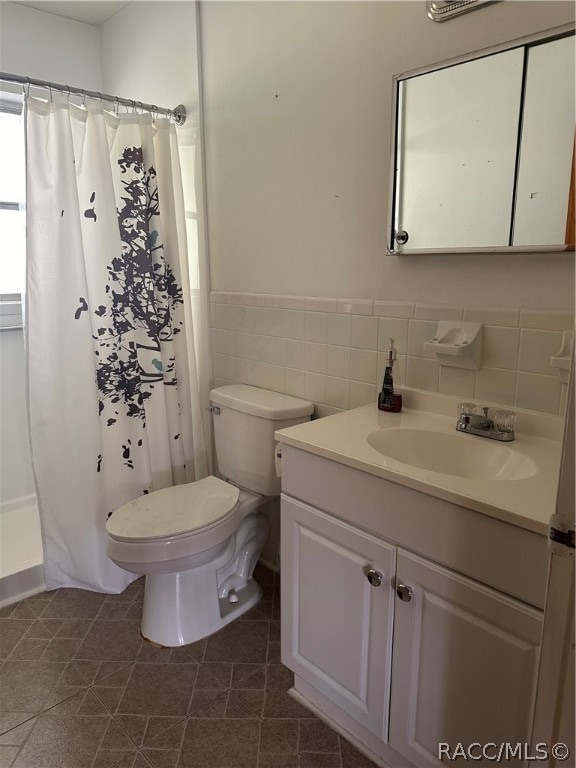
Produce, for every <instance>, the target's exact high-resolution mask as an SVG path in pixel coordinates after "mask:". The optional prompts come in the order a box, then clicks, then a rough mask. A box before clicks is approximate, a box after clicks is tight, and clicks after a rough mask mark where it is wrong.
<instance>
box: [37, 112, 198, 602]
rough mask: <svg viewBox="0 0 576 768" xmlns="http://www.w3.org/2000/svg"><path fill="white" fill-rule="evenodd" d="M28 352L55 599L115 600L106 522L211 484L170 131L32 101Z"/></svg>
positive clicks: (119, 574) (119, 585)
mask: <svg viewBox="0 0 576 768" xmlns="http://www.w3.org/2000/svg"><path fill="white" fill-rule="evenodd" d="M26 136H27V227H28V233H27V237H28V265H27V346H28V367H29V377H28V378H29V385H28V386H29V407H30V430H31V441H32V456H33V464H34V471H35V476H36V484H37V490H38V497H39V505H40V510H41V517H42V528H43V538H44V549H45V571H46V583H47V586H48V588H49V589H50V588H55V587H60V586H76V587H82V588H86V589H92V590H96V591H104V592H118V591H121V590H122V589H124V587H125V586H126V585H127V584H128V583H129V582H130V581H132V580H133V579H134V578H135V575H134V574H130V573H128V572H127V571H124V570H122V569H120V568H118V567H117V566H116V565H114V564H113V563H112V562H111V561H110V560H108V558H107V557H106V532H105V524H106V519H107V517H108V516H109V515H110V514H111V513H112V512H113V511H114V509H117V508H118V507H119V506H121V505H123V504H125V503H127V502H128V501H130V500H132V499H134V498H136V497H138V496H141V495H143V494H146V493H149V492H150V491H153V490H158V489H160V488H164V487H167V486H170V485H174V484H177V483H182V482H190V481H192V480H194V479H199V478H200V477H203V476H205V475H206V474H207V462H206V448H205V442H204V437H203V432H202V426H201V425H202V418H201V409H200V402H199V396H198V375H197V370H196V364H195V352H194V338H193V333H192V328H191V310H190V295H189V285H188V278H187V275H188V272H187V265H186V245H185V243H186V238H185V222H184V210H183V203H182V188H181V178H180V166H179V158H178V155H177V143H176V136H175V129H174V126H173V125H171V124H170V123H169V122H168V121H167V120H157V121H155V122H153V121H152V118H151V116H150V115H148V114H145V115H137V114H134V113H133V114H126V115H112V114H109V113H107V112H105V111H103V110H102V108H101V107H100V106H96V107H90V108H89V109H88V110H85V109H81V108H78V107H75V106H71V105H70V104H69V103H68V102H67V101H65V100H62V101H50V102H44V101H40V100H37V99H31V98H28V99H27V110H26Z"/></svg>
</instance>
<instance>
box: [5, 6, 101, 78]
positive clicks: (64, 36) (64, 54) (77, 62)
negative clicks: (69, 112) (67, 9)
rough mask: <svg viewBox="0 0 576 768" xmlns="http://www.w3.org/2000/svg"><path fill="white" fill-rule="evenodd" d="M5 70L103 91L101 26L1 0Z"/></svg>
mask: <svg viewBox="0 0 576 768" xmlns="http://www.w3.org/2000/svg"><path fill="white" fill-rule="evenodd" d="M0 64H1V66H2V71H3V72H10V73H12V74H16V75H24V76H28V77H36V78H39V79H41V80H50V81H52V82H56V83H63V84H64V85H73V86H78V87H80V88H87V89H88V90H95V91H100V90H101V89H102V77H101V70H100V36H99V33H98V28H97V27H93V26H92V25H90V24H84V23H82V22H80V21H71V20H70V19H64V18H63V17H61V16H55V15H54V14H51V13H45V12H44V11H37V10H35V9H34V8H28V7H27V6H24V5H16V4H15V3H8V2H0Z"/></svg>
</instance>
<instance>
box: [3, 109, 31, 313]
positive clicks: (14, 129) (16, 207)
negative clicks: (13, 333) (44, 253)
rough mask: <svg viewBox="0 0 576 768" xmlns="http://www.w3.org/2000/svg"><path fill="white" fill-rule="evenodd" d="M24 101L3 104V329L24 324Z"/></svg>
mask: <svg viewBox="0 0 576 768" xmlns="http://www.w3.org/2000/svg"><path fill="white" fill-rule="evenodd" d="M21 113H22V103H21V101H19V100H18V101H16V100H14V101H13V100H10V101H4V100H0V240H1V248H0V326H1V327H14V326H20V325H21V324H22V303H21V301H22V294H23V293H24V284H25V276H26V211H25V200H26V165H25V152H24V125H23V121H22V114H21Z"/></svg>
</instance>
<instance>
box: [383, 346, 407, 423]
mask: <svg viewBox="0 0 576 768" xmlns="http://www.w3.org/2000/svg"><path fill="white" fill-rule="evenodd" d="M395 362H396V349H395V348H394V339H390V349H389V350H388V352H387V353H386V369H385V371H384V382H383V383H382V391H381V392H380V394H379V395H378V409H379V410H381V411H389V412H390V413H400V411H401V410H402V395H397V394H396V393H395V392H394V373H393V370H394V363H395Z"/></svg>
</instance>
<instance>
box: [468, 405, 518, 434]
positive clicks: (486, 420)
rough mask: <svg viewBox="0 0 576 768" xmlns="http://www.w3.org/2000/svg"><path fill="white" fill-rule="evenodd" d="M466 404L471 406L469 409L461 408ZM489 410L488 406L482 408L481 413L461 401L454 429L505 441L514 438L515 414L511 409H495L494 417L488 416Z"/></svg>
mask: <svg viewBox="0 0 576 768" xmlns="http://www.w3.org/2000/svg"><path fill="white" fill-rule="evenodd" d="M466 405H468V406H471V407H470V409H469V410H466V409H464V410H463V409H462V408H463V406H466ZM472 409H473V410H472ZM489 410H490V409H489V408H488V407H485V408H482V414H478V413H476V412H475V406H473V405H471V404H464V403H463V404H462V405H461V406H460V415H459V416H458V423H457V424H456V429H457V430H458V432H466V433H467V434H469V435H477V436H478V437H488V438H490V439H491V440H500V441H501V442H506V443H509V442H511V441H512V440H514V437H515V434H514V428H515V426H516V414H515V413H514V412H513V411H496V412H495V414H494V418H490V416H489V415H488V413H489Z"/></svg>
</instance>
